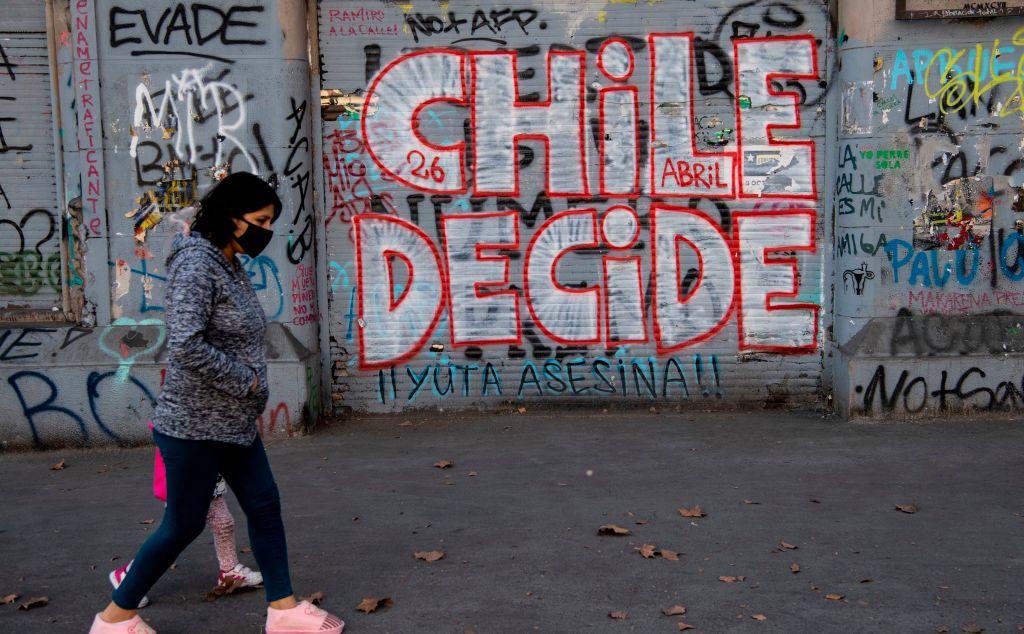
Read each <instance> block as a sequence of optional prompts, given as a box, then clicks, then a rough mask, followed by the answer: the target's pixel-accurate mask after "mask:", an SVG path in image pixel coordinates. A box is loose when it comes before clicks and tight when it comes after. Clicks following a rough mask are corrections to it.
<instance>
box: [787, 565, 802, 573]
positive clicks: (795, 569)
mask: <svg viewBox="0 0 1024 634" xmlns="http://www.w3.org/2000/svg"><path fill="white" fill-rule="evenodd" d="M789 569H790V571H791V572H792V573H793V574H794V575H795V574H796V573H798V572H800V564H789Z"/></svg>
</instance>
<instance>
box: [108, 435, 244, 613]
mask: <svg viewBox="0 0 1024 634" xmlns="http://www.w3.org/2000/svg"><path fill="white" fill-rule="evenodd" d="M226 491H227V485H226V484H225V483H224V478H218V479H217V487H216V488H215V489H214V490H213V501H211V502H210V511H209V513H207V514H206V525H207V526H208V527H209V528H210V532H211V533H213V546H214V549H215V550H216V551H217V561H218V563H219V564H220V574H218V575H217V589H218V590H223V591H225V592H227V593H231V592H234V591H235V590H238V589H240V588H256V587H259V586H261V585H263V575H261V574H260V573H259V571H255V570H251V569H250V568H249V567H247V566H245V565H244V564H242V563H241V562H239V561H238V546H237V544H236V543H235V518H234V517H233V516H232V515H231V511H230V510H229V509H228V503H227V501H226V500H225V499H224V493H225V492H226ZM153 495H155V496H156V497H157V499H160V500H163V501H164V502H165V503H166V502H167V485H166V479H165V477H164V461H163V459H162V457H161V456H160V450H159V449H158V450H157V452H156V457H155V460H154V463H153ZM131 567H132V562H131V561H129V562H128V563H127V564H125V565H123V566H121V567H120V568H118V569H116V570H112V571H110V577H109V578H110V583H111V585H113V586H114V589H115V590H116V589H117V587H118V586H119V585H121V581H122V580H123V579H124V576H125V575H126V574H128V569H129V568H131ZM147 605H149V597H142V600H141V601H139V605H138V607H139V608H140V609H141V608H144V607H146V606H147Z"/></svg>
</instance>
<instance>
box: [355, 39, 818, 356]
mask: <svg viewBox="0 0 1024 634" xmlns="http://www.w3.org/2000/svg"><path fill="white" fill-rule="evenodd" d="M648 44H649V51H650V53H649V64H650V74H649V76H650V87H649V89H650V95H649V103H650V128H651V130H650V143H649V144H648V145H649V148H650V149H649V152H650V155H649V158H650V160H649V161H648V163H649V165H650V166H651V167H650V169H649V170H647V171H648V172H649V183H647V186H646V187H645V188H643V189H646V192H645V194H648V195H650V196H651V197H652V198H654V199H657V200H664V199H671V198H692V197H698V196H699V197H704V198H718V199H726V200H744V199H762V198H782V199H786V200H796V201H800V200H806V201H809V202H808V208H807V209H786V210H784V211H771V212H765V211H758V212H756V213H755V212H742V211H741V212H734V213H733V223H732V232H731V235H726V234H725V233H724V232H723V230H722V228H721V227H720V226H719V225H718V224H717V223H716V222H715V221H714V220H712V219H711V218H709V217H707V216H706V215H705V214H703V213H701V212H699V211H697V210H694V209H689V208H686V207H682V206H675V205H670V204H667V203H665V202H654V203H652V205H651V210H650V217H649V227H650V235H649V239H650V253H651V255H650V268H651V271H650V274H651V275H652V276H653V280H654V282H653V284H652V286H653V301H652V303H651V308H650V312H651V315H650V319H649V320H648V319H647V316H646V315H645V308H644V307H645V302H644V299H643V289H644V285H643V277H642V260H641V257H640V256H637V255H628V254H627V253H628V252H629V250H630V249H631V248H632V247H633V246H634V245H635V244H636V243H637V241H638V240H640V239H641V222H640V219H639V217H638V214H637V212H636V211H635V209H634V208H633V207H630V206H626V205H616V206H613V207H611V208H610V209H608V210H607V211H606V212H605V213H604V214H603V215H600V216H599V214H598V212H597V210H595V209H590V208H582V209H570V210H568V211H565V212H562V213H558V214H555V215H553V216H551V217H550V218H548V219H547V220H546V221H545V222H544V223H543V225H541V226H540V227H539V228H538V229H537V230H536V231H535V233H534V235H533V236H532V238H531V239H530V241H529V243H528V244H527V245H525V247H526V251H525V254H524V257H523V272H522V279H521V280H515V281H514V282H513V280H511V279H510V258H509V256H508V255H507V254H508V253H509V251H514V250H518V249H521V248H522V246H523V245H522V244H521V241H520V239H519V224H518V218H517V216H516V212H514V211H508V212H496V213H471V214H457V215H446V216H445V217H444V218H443V219H442V221H441V232H442V236H441V242H442V244H441V245H440V246H438V245H436V244H435V243H434V242H433V241H432V240H431V239H430V237H429V236H427V235H426V234H425V233H424V232H423V231H422V230H421V229H420V228H419V227H417V226H416V225H415V224H412V223H410V222H407V221H405V220H403V219H400V218H397V217H394V216H388V215H382V214H361V215H357V216H356V217H355V218H354V219H353V224H354V227H355V231H354V238H355V242H356V260H357V267H358V278H359V282H358V289H359V298H358V299H359V309H358V313H359V323H360V326H361V327H360V330H359V338H360V366H361V367H362V368H363V369H377V368H383V367H388V366H391V365H393V364H395V363H398V362H401V361H404V360H407V359H409V358H411V357H413V356H415V355H416V354H417V353H419V352H420V351H421V350H422V348H423V347H424V346H425V345H426V343H427V341H428V340H429V339H430V337H431V335H432V334H433V332H434V330H435V329H436V327H437V325H438V323H439V320H440V318H441V315H442V313H443V311H444V309H445V308H446V307H447V309H448V314H449V320H448V322H449V328H450V330H451V332H450V335H451V342H452V344H453V345H454V346H456V347H458V346H469V345H487V344H519V343H521V342H522V338H523V333H522V330H521V327H520V323H521V322H520V311H521V310H524V308H525V310H526V311H528V312H529V315H530V317H531V319H532V320H533V321H534V323H536V324H537V326H538V328H539V329H540V330H541V331H542V332H543V333H544V334H545V335H546V336H548V337H549V338H550V339H552V340H553V341H555V342H558V343H560V344H574V345H587V344H602V343H603V344H604V345H606V346H608V347H612V346H616V345H621V344H626V343H648V342H653V343H654V344H655V345H656V347H657V350H658V352H659V353H662V354H664V353H670V352H673V351H676V350H680V349H682V348H685V347H686V346H690V345H693V344H696V343H698V342H701V341H705V340H707V339H709V338H710V337H713V336H714V335H715V334H716V333H717V332H719V331H720V330H721V329H722V328H723V327H724V326H725V324H726V323H727V322H728V320H729V319H730V316H731V314H732V312H733V310H734V309H735V311H736V321H737V326H738V332H739V348H740V349H741V350H763V351H772V352H779V353H806V352H811V351H814V350H816V349H817V346H818V326H817V324H818V310H819V306H818V305H817V304H813V303H799V302H795V301H792V300H794V299H795V298H797V297H798V296H799V292H800V281H799V279H798V275H797V260H796V257H795V256H796V254H797V252H810V253H813V252H815V251H816V244H815V224H814V223H815V216H816V213H815V210H814V209H813V208H811V207H812V205H813V203H812V202H810V201H816V200H817V190H816V184H815V177H814V175H815V146H814V142H813V141H812V140H811V139H809V138H808V139H798V140H792V139H787V140H785V141H782V140H777V139H775V138H774V136H773V131H774V130H775V129H798V128H800V110H799V95H798V93H796V92H791V91H784V90H781V89H779V88H777V87H773V82H776V81H778V80H782V81H792V82H796V81H799V80H815V81H816V80H817V79H818V68H817V52H816V44H815V41H814V38H813V37H812V36H810V35H807V36H793V37H770V38H751V39H738V40H735V41H734V42H733V54H734V56H735V63H736V73H735V77H736V80H735V81H736V86H735V94H736V95H737V97H736V99H735V102H736V103H735V116H736V122H735V126H736V143H735V144H730V145H727V146H723V147H722V148H721V151H717V152H701V151H698V150H697V148H696V142H695V138H694V135H695V131H694V129H693V121H694V99H693V91H694V74H695V73H694V36H693V34H692V33H674V34H651V35H649V36H648ZM516 60H517V54H516V53H515V52H513V51H484V52H479V51H458V50H452V49H428V50H419V51H415V52H412V53H409V54H407V55H404V56H402V57H400V58H398V59H396V60H394V61H393V62H392V63H391V64H389V65H388V66H387V67H385V68H384V69H383V70H382V71H381V72H380V73H379V74H378V75H377V77H376V78H375V79H374V81H373V83H372V84H371V85H370V88H369V90H368V91H367V94H366V99H365V102H364V110H363V116H362V122H361V125H362V135H363V139H364V143H365V147H366V148H367V151H368V153H369V154H370V156H371V157H372V158H373V160H374V162H375V163H376V164H377V166H378V167H379V168H380V170H381V171H382V173H384V174H386V175H387V176H388V177H390V178H393V179H394V180H395V181H398V182H400V183H402V184H404V185H406V186H408V187H411V188H414V189H416V190H419V191H422V192H427V193H431V194H448V195H460V194H461V195H465V194H469V195H471V196H476V197H488V196H518V195H519V164H520V161H519V156H518V148H517V143H518V141H520V140H523V139H527V140H534V141H539V142H542V143H543V144H544V148H545V159H546V160H545V169H546V178H547V183H546V191H547V194H548V195H549V196H552V197H565V198H581V197H582V198H585V197H589V196H593V195H595V194H596V195H600V196H606V197H617V198H627V199H629V198H636V197H638V196H640V195H641V189H642V188H641V186H640V180H641V169H640V161H639V153H640V143H639V141H638V139H639V123H638V122H639V119H640V116H639V112H640V98H639V88H638V87H636V86H631V85H626V84H625V83H624V82H626V81H627V80H628V79H629V78H630V77H631V76H632V74H633V71H634V69H635V66H636V61H635V59H634V56H633V51H632V50H631V48H630V47H629V45H628V43H627V42H625V41H623V40H619V39H610V40H608V41H607V42H605V44H604V45H603V46H602V47H601V49H600V50H599V52H598V58H597V66H598V68H599V69H600V72H601V73H602V74H603V75H604V76H605V77H606V78H608V79H609V80H611V82H612V85H609V86H604V87H601V88H600V89H599V90H598V99H597V108H598V111H599V112H598V116H599V126H600V134H599V138H600V142H599V143H598V157H597V170H596V171H597V173H598V179H597V181H598V182H597V183H596V188H595V184H594V183H592V182H590V180H591V179H588V169H587V160H588V157H587V143H586V137H585V130H586V122H587V106H586V98H585V97H586V93H585V91H586V88H585V86H584V81H585V69H586V53H585V52H582V51H549V52H548V55H547V73H548V75H547V83H548V93H547V94H548V99H547V101H545V102H526V103H524V102H521V101H520V100H519V98H518V95H519V88H518V82H517V78H518V73H517V69H516ZM467 78H468V83H469V86H468V87H467V85H466V84H467ZM413 86H415V89H414V90H411V89H410V87H413ZM441 103H450V104H454V105H456V106H461V107H465V108H467V109H468V110H469V116H470V127H471V137H470V138H471V147H470V148H468V149H467V147H466V145H467V144H466V142H465V140H460V141H459V142H457V143H453V144H450V145H442V144H438V143H437V142H436V141H430V140H428V139H427V138H425V137H424V136H423V134H422V133H421V131H420V130H419V118H420V115H421V112H426V111H427V109H429V108H431V106H434V105H435V104H441ZM658 104H675V105H677V106H678V105H680V104H683V107H675V108H659V107H657V106H658ZM686 105H688V107H686ZM467 154H469V156H467ZM468 160H471V161H470V162H471V169H470V170H469V171H471V177H467V174H466V171H467V161H468ZM596 248H600V249H602V250H604V251H605V252H606V255H603V256H602V257H601V263H602V269H603V270H602V271H601V272H599V273H597V274H596V275H595V277H598V278H599V279H600V280H601V283H600V284H598V285H595V286H591V287H585V288H575V287H574V288H569V287H567V286H565V285H563V284H560V283H559V281H558V277H557V274H556V271H557V269H558V265H559V261H560V260H561V258H563V257H564V256H566V255H567V254H570V253H572V252H573V251H576V250H581V249H596ZM778 252H786V256H785V257H783V256H781V255H780V254H779V253H778ZM684 260H685V261H686V262H693V261H695V268H696V269H697V271H698V276H697V279H696V280H695V281H693V280H691V281H690V283H688V284H684V282H683V274H684V271H686V270H688V268H689V267H686V268H684V266H683V262H684ZM398 267H401V270H399V268H398ZM513 283H514V284H515V285H516V287H517V288H521V289H522V290H521V292H520V291H519V290H517V288H509V286H510V284H513ZM502 288H503V290H499V289H502ZM684 288H687V289H688V290H686V291H685V292H684V290H683V289H684ZM378 289H388V292H379V290H378ZM439 289H440V290H439ZM777 299H782V300H790V301H786V302H784V303H779V302H776V301H775V300H777ZM648 321H649V322H650V324H651V330H652V332H648V327H647V323H648ZM613 323H615V324H623V323H632V324H635V325H636V326H635V327H634V328H633V330H634V333H633V335H632V336H630V337H626V338H622V337H613V336H612V333H611V330H610V328H609V325H610V324H613Z"/></svg>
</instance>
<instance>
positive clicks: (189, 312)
mask: <svg viewBox="0 0 1024 634" xmlns="http://www.w3.org/2000/svg"><path fill="white" fill-rule="evenodd" d="M167 271H168V273H167V284H166V299H165V301H164V305H165V306H166V314H165V317H164V321H165V324H166V327H167V359H168V363H167V376H166V378H165V380H164V385H163V389H162V390H161V392H160V398H159V399H157V405H156V413H155V415H154V420H153V427H154V428H155V429H156V430H157V431H158V432H160V433H161V434H165V435H167V436H173V437H175V438H184V439H189V440H217V441H221V442H229V443H235V444H242V445H248V444H250V443H252V441H253V440H255V438H256V418H257V417H258V416H259V415H260V414H262V413H263V409H264V408H265V407H266V405H267V397H268V387H267V358H266V344H265V342H264V336H265V334H266V330H267V319H266V316H265V315H264V314H263V307H262V306H260V303H259V299H258V298H257V297H256V291H255V290H253V287H252V284H251V283H250V282H249V276H248V274H246V272H245V270H244V269H243V268H242V267H241V266H240V265H239V264H238V262H237V261H235V262H229V261H228V259H227V258H225V257H224V253H223V252H222V251H221V250H220V249H218V248H217V247H215V246H214V245H213V244H211V243H210V242H209V241H208V240H206V239H205V238H203V237H201V236H199V235H195V234H194V235H190V236H186V235H177V236H175V237H174V242H173V243H172V245H171V253H170V255H169V256H168V257H167ZM253 373H255V374H256V375H258V376H259V387H258V389H256V390H255V391H253V392H250V388H251V386H252V381H253Z"/></svg>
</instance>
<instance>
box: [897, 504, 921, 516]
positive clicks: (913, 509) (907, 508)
mask: <svg viewBox="0 0 1024 634" xmlns="http://www.w3.org/2000/svg"><path fill="white" fill-rule="evenodd" d="M896 510H897V511H903V512H904V513H908V514H914V513H917V505H916V504H897V505H896Z"/></svg>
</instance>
